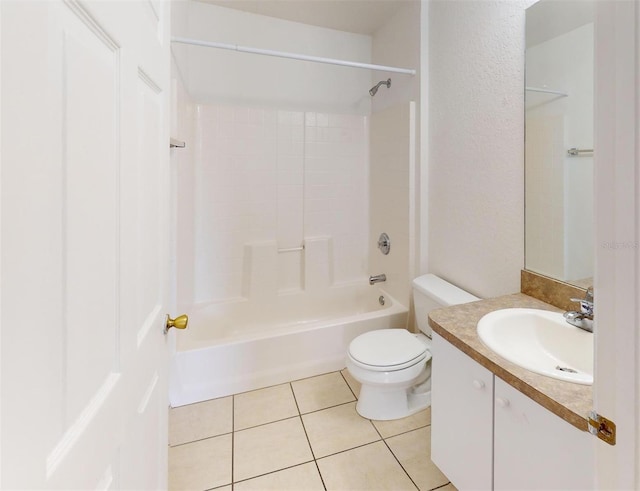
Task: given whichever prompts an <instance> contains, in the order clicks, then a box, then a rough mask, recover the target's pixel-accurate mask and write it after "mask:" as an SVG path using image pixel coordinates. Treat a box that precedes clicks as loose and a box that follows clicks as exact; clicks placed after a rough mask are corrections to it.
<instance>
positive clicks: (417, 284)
mask: <svg viewBox="0 0 640 491" xmlns="http://www.w3.org/2000/svg"><path fill="white" fill-rule="evenodd" d="M476 300H480V299H479V298H478V297H475V296H473V295H471V293H469V292H466V291H464V290H461V289H460V288H458V287H457V286H455V285H452V284H451V283H449V282H447V281H445V280H443V279H442V278H439V277H437V276H436V275H433V274H425V275H422V276H418V277H417V278H416V279H415V280H413V305H414V309H415V315H416V324H417V326H418V329H420V331H422V332H423V333H424V334H426V335H427V336H429V337H431V327H430V326H429V319H428V316H429V312H431V311H432V310H434V309H439V308H440V307H449V306H451V305H459V304H462V303H469V302H475V301H476Z"/></svg>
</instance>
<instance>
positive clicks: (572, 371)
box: [478, 309, 593, 385]
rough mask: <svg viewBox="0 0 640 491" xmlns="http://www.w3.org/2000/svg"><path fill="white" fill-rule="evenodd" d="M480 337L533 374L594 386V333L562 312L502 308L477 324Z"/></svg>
mask: <svg viewBox="0 0 640 491" xmlns="http://www.w3.org/2000/svg"><path fill="white" fill-rule="evenodd" d="M478 336H480V339H481V340H482V342H483V343H484V344H485V345H486V346H487V347H488V348H489V349H491V350H492V351H494V352H495V353H496V354H498V355H500V356H501V357H503V358H505V359H507V360H509V361H510V362H512V363H515V364H516V365H519V366H521V367H522V368H526V369H527V370H531V371H532V372H535V373H539V374H541V375H546V376H548V377H553V378H556V379H560V380H566V381H568V382H574V383H576V384H583V385H591V384H593V334H592V333H590V332H586V331H583V330H582V329H579V328H577V327H575V326H572V325H571V324H569V323H567V321H566V320H565V319H564V317H563V316H562V314H561V313H559V312H549V311H546V310H538V309H503V310H496V311H494V312H491V313H489V314H487V315H485V316H484V317H482V319H480V321H479V322H478Z"/></svg>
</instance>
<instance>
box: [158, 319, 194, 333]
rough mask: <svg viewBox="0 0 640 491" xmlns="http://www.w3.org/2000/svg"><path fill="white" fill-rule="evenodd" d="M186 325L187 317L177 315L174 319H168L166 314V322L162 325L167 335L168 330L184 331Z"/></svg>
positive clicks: (187, 322)
mask: <svg viewBox="0 0 640 491" xmlns="http://www.w3.org/2000/svg"><path fill="white" fill-rule="evenodd" d="M187 324H189V317H188V316H187V315H186V314H182V315H179V316H178V317H176V318H175V319H172V318H171V317H169V314H167V320H166V322H165V325H164V333H165V334H167V332H168V331H169V329H171V328H172V327H175V328H176V329H186V328H187Z"/></svg>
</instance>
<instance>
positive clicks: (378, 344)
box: [349, 329, 431, 371]
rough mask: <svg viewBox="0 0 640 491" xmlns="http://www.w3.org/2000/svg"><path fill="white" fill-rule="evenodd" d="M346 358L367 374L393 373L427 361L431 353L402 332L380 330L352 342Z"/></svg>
mask: <svg viewBox="0 0 640 491" xmlns="http://www.w3.org/2000/svg"><path fill="white" fill-rule="evenodd" d="M349 358H351V360H352V361H353V363H354V364H355V365H357V366H359V367H361V368H364V369H367V370H373V371H396V370H402V369H404V368H407V367H411V366H413V365H416V364H417V363H420V362H422V361H425V362H426V361H428V360H429V359H430V358H431V353H430V352H429V350H428V349H427V346H426V345H425V343H423V342H421V341H419V340H418V338H417V337H416V336H415V335H413V334H411V333H410V332H409V331H407V330H405V329H379V330H376V331H370V332H367V333H364V334H361V335H360V336H358V337H357V338H356V339H354V340H353V341H351V344H350V345H349Z"/></svg>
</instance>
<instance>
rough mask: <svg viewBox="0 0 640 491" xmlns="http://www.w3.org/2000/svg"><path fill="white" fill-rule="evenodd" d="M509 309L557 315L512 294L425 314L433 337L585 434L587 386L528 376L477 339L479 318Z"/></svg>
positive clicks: (543, 305)
mask: <svg viewBox="0 0 640 491" xmlns="http://www.w3.org/2000/svg"><path fill="white" fill-rule="evenodd" d="M513 307H522V308H535V309H543V310H552V311H555V312H559V311H560V310H559V309H557V308H556V307H554V306H553V305H549V304H547V303H544V302H542V301H540V300H537V299H535V298H533V297H530V296H528V295H525V294H523V293H515V294H513V295H505V296H503V297H496V298H490V299H486V300H480V301H478V302H472V303H467V304H462V305H455V306H452V307H447V308H443V309H437V310H434V311H432V312H431V313H430V314H429V325H430V326H431V328H432V329H433V330H434V331H435V332H436V333H438V334H439V335H440V336H442V337H443V338H444V339H446V340H447V341H449V342H450V343H451V344H453V345H454V346H455V347H456V348H458V349H459V350H461V351H463V352H464V353H466V354H467V355H469V356H470V357H471V358H473V359H474V360H475V361H477V362H478V363H480V365H482V366H484V367H485V368H487V369H488V370H490V371H491V372H493V373H494V374H495V375H496V376H498V377H500V378H501V379H502V380H504V381H505V382H507V383H508V384H509V385H511V386H513V387H515V388H516V389H518V390H519V391H520V392H522V393H523V394H525V395H527V396H529V397H530V398H531V399H533V400H534V401H536V402H537V403H538V404H540V405H541V406H544V407H545V408H547V409H548V410H549V411H551V412H552V413H554V414H556V415H558V416H560V417H561V418H562V419H564V420H565V421H567V422H569V423H571V424H572V425H573V426H575V427H576V428H578V429H580V430H583V431H587V415H588V414H589V411H590V410H591V409H592V408H593V393H592V387H591V386H589V385H579V384H574V383H571V382H564V381H562V380H556V379H553V378H550V377H546V376H544V375H538V374H536V373H533V372H530V371H529V370H526V369H524V368H521V367H519V366H517V365H514V364H513V363H511V362H509V361H507V360H505V359H504V358H501V357H500V356H498V355H496V354H495V353H494V352H493V351H491V350H490V349H489V348H487V347H486V346H485V345H484V344H483V343H482V341H481V340H480V338H479V337H478V334H477V331H476V326H477V323H478V321H479V320H480V318H481V317H482V316H483V315H485V314H488V313H489V312H492V311H494V310H498V309H507V308H513Z"/></svg>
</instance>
